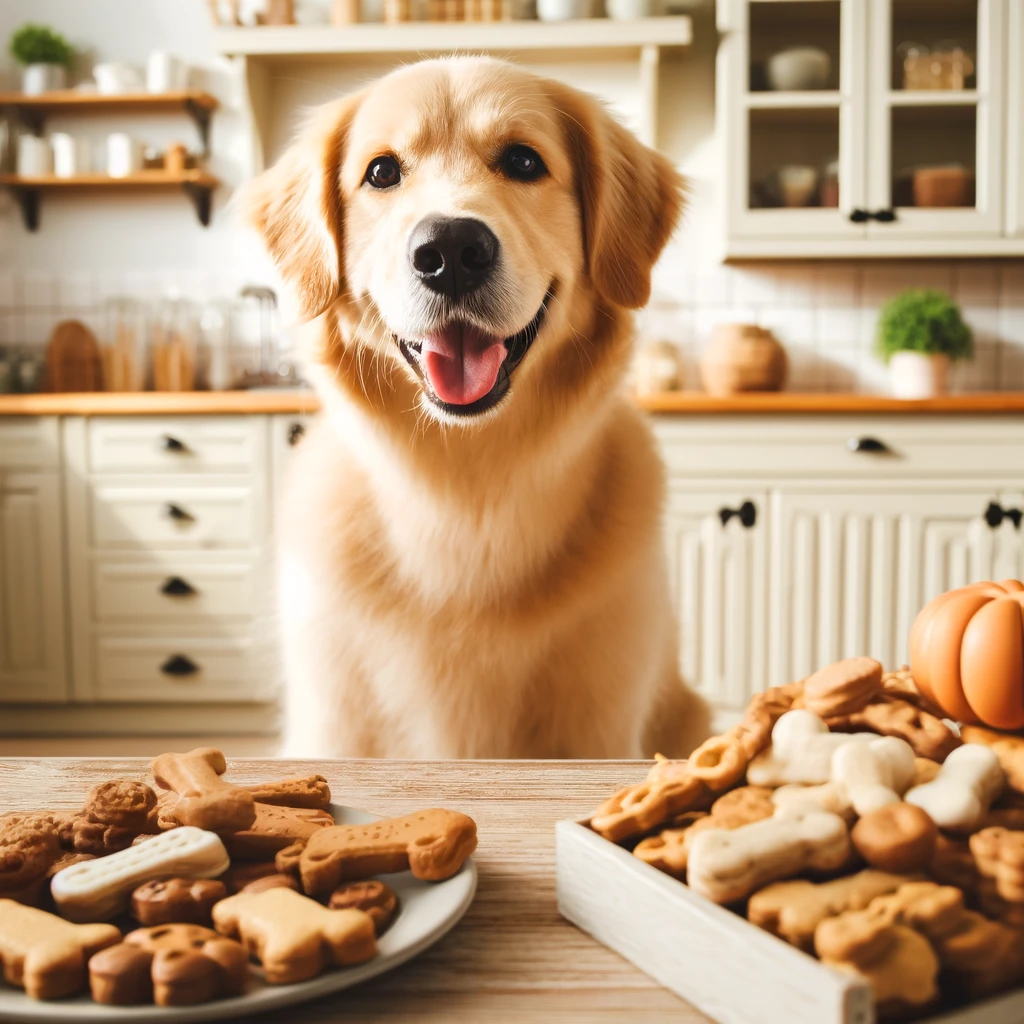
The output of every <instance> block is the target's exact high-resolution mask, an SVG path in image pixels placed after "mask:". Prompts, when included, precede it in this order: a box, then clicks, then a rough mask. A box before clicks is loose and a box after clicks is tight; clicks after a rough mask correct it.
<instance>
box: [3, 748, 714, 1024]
mask: <svg viewBox="0 0 1024 1024" xmlns="http://www.w3.org/2000/svg"><path fill="white" fill-rule="evenodd" d="M154 753H156V751H154ZM647 767H648V766H647V765H646V764H639V763H637V762H628V761H627V762H616V761H593V762H587V761H462V762H459V761H328V762H319V761H318V762H311V761H272V760H237V761H231V762H229V765H228V772H229V777H230V779H231V781H233V782H241V783H252V782H261V781H264V780H267V779H274V778H284V777H285V776H289V775H308V774H311V773H313V772H320V773H321V774H323V775H325V776H326V777H327V779H328V781H329V782H330V785H331V792H332V794H333V796H334V800H335V801H336V802H338V803H345V804H349V805H351V806H354V807H361V808H363V809H365V810H367V811H371V812H374V813H377V814H382V815H397V814H404V813H406V812H408V811H412V810H415V809H417V808H423V807H448V808H451V809H453V810H459V811H464V812H465V813H466V814H469V815H471V816H472V817H473V818H474V819H475V820H476V822H477V825H478V827H479V834H480V845H479V848H478V849H477V852H476V854H475V859H476V862H477V866H478V869H479V887H478V889H477V894H476V899H475V900H474V902H473V905H472V907H470V909H469V911H468V912H467V914H466V916H465V917H464V918H463V920H462V921H461V922H460V923H459V924H458V925H457V926H456V927H455V928H454V930H453V931H451V932H450V933H449V934H448V935H447V936H445V937H444V938H443V939H442V940H441V941H440V942H438V943H437V945H435V946H433V947H432V948H431V949H429V950H427V952H425V953H424V954H422V955H421V956H420V957H418V958H417V959H415V960H414V961H412V962H411V963H408V964H406V965H404V966H403V967H399V968H397V969H396V970H395V971H392V972H391V973H389V974H385V975H383V976H381V977H379V978H377V979H375V980H373V981H369V982H367V983H366V984H364V985H362V986H359V987H358V988H355V989H351V990H349V991H347V992H342V993H339V994H338V995H336V996H331V997H327V998H325V999H322V1000H319V1001H317V1002H314V1003H309V1004H307V1005H305V1006H303V1007H295V1008H293V1009H289V1010H288V1022H289V1024H314V1022H327V1021H330V1022H335V1021H336V1022H339V1024H363V1022H367V1024H368V1022H370V1021H375V1022H386V1024H398V1022H408V1024H414V1022H415V1024H429V1022H431V1021H445V1022H455V1021H473V1022H475V1024H478V1022H481V1021H496V1022H501V1024H526V1022H532V1021H537V1022H541V1021H543V1022H545V1024H549V1022H558V1024H560V1022H571V1024H575V1022H579V1024H590V1022H594V1024H599V1022H603V1021H609V1022H610V1021H628V1022H629V1024H654V1022H658V1024H676V1022H684V1024H697V1022H704V1021H706V1020H707V1018H706V1017H704V1015H703V1014H701V1013H699V1012H698V1011H697V1010H694V1009H693V1008H691V1007H690V1006H688V1005H687V1004H686V1003H684V1002H682V1001H681V1000H680V999H678V998H677V997H676V996H675V995H673V994H672V993H671V992H668V991H667V990H665V989H663V988H660V987H659V986H658V985H657V984H656V983H655V982H654V981H652V980H651V979H650V978H648V977H647V976H646V975H645V974H643V973H641V972H640V971H639V970H637V969H636V968H635V967H633V966H632V965H631V964H629V963H627V962H626V961H625V960H623V959H621V958H620V957H619V956H618V955H617V954H615V953H612V952H611V951H610V950H608V949H605V948H604V947H603V946H601V945H599V944H598V943H597V942H595V941H594V940H593V939H591V938H590V937H589V936H587V935H585V934H584V933H583V932H581V931H579V930H578V929H576V928H575V927H573V926H572V925H570V924H569V923H568V922H567V921H565V920H563V919H562V918H561V917H560V916H559V914H558V909H557V907H556V903H555V831H554V830H555V822H557V821H559V820H561V819H562V818H579V817H584V816H585V815H586V814H587V813H588V812H590V811H591V810H593V808H594V807H596V806H597V804H599V803H600V802H601V800H603V799H604V798H605V797H606V796H607V795H608V794H609V793H611V792H612V791H613V790H615V789H617V788H619V787H620V786H624V785H627V784H629V783H633V782H637V781H639V780H640V779H642V778H643V777H644V775H645V774H646V772H647ZM147 768H148V762H147V761H146V760H144V759H141V758H104V759H87V758H74V759H71V758H45V759H29V758H16V759H10V760H3V761H0V811H6V810H19V809H25V810H27V809H32V808H39V809H42V808H50V807H77V806H80V804H81V797H84V794H85V792H86V791H87V790H88V789H89V787H90V786H93V785H94V784H95V783H97V782H100V781H102V780H104V779H113V778H143V777H145V776H146V774H147ZM278 1016H279V1015H278ZM264 1019H266V1020H269V1019H271V1018H270V1017H266V1018H264ZM275 1019H277V1018H275Z"/></svg>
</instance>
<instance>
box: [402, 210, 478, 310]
mask: <svg viewBox="0 0 1024 1024" xmlns="http://www.w3.org/2000/svg"><path fill="white" fill-rule="evenodd" d="M497 256H498V239H497V238H496V237H495V235H494V232H493V231H491V229H490V228H489V227H488V226H487V225H486V224H484V223H483V221H479V220H475V219H474V218H472V217H440V216H432V217H424V218H423V220H421V221H420V222H419V224H417V225H416V227H415V228H414V229H413V232H412V236H411V237H410V239H409V262H410V263H411V264H412V269H413V273H414V274H415V275H416V276H417V277H418V278H419V279H420V280H421V281H422V282H423V283H424V284H425V285H426V286H427V287H428V288H430V289H431V290H432V291H435V292H437V293H438V294H440V295H447V296H448V297H449V298H452V299H457V298H459V297H460V296H462V295H465V294H467V293H468V292H471V291H472V290H473V289H474V288H479V287H480V285H482V284H483V283H484V282H485V281H486V280H487V278H488V276H489V275H490V273H491V270H492V269H493V267H494V263H495V260H496V258H497Z"/></svg>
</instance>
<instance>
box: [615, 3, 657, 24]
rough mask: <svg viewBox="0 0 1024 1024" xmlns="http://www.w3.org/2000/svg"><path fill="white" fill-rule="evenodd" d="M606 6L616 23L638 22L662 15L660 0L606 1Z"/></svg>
mask: <svg viewBox="0 0 1024 1024" xmlns="http://www.w3.org/2000/svg"><path fill="white" fill-rule="evenodd" d="M604 6H605V9H606V10H607V12H608V17H609V18H612V19H614V20H615V21H638V20H639V19H640V18H651V17H654V16H655V15H656V14H660V13H661V10H660V8H661V4H660V3H659V0H605V5H604Z"/></svg>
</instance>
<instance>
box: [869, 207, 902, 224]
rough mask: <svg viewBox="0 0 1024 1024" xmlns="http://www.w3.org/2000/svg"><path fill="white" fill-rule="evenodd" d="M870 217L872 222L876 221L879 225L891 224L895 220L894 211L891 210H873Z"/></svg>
mask: <svg viewBox="0 0 1024 1024" xmlns="http://www.w3.org/2000/svg"><path fill="white" fill-rule="evenodd" d="M870 216H871V219H872V220H875V221H878V223H879V224H891V223H892V222H893V221H894V220H895V219H896V211H895V210H893V209H888V210H875V212H874V213H872V214H870Z"/></svg>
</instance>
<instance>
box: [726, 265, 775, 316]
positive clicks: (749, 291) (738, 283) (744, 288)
mask: <svg viewBox="0 0 1024 1024" xmlns="http://www.w3.org/2000/svg"><path fill="white" fill-rule="evenodd" d="M732 301H733V302H735V303H737V304H738V305H741V306H769V305H774V304H777V303H778V288H777V287H776V281H775V273H774V271H771V270H768V269H766V268H763V267H734V268H733V275H732Z"/></svg>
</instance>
